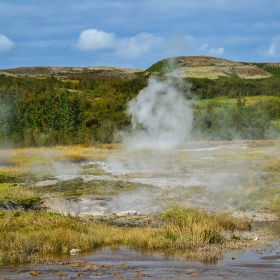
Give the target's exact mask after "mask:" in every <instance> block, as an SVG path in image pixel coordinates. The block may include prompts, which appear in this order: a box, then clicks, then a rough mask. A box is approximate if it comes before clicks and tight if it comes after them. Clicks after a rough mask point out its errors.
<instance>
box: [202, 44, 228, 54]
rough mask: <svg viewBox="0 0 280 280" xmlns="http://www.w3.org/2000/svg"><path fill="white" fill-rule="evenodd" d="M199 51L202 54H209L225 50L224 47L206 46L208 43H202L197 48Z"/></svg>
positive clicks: (221, 52)
mask: <svg viewBox="0 0 280 280" xmlns="http://www.w3.org/2000/svg"><path fill="white" fill-rule="evenodd" d="M198 50H199V51H201V52H203V54H210V55H214V56H215V55H222V54H223V53H224V51H225V49H224V48H222V47H219V48H210V49H209V47H208V44H204V45H202V46H200V47H199V48H198Z"/></svg>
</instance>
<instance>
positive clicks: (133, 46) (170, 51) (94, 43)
mask: <svg viewBox="0 0 280 280" xmlns="http://www.w3.org/2000/svg"><path fill="white" fill-rule="evenodd" d="M76 48H77V49H78V50H80V51H93V52H96V51H102V50H108V49H110V50H111V51H112V53H114V54H115V55H117V56H119V57H122V58H126V59H136V58H139V57H142V56H148V55H152V54H159V53H161V54H162V55H163V56H164V55H169V56H176V55H184V54H186V53H189V52H191V51H193V50H194V39H193V37H192V36H188V35H180V34H179V35H176V36H172V37H170V38H165V37H160V36H155V35H153V34H151V33H147V32H141V33H138V34H136V35H135V36H131V37H124V38H118V37H116V36H115V34H114V33H107V32H105V31H101V30H97V29H88V30H84V31H82V32H81V34H80V37H79V40H78V43H77V44H76Z"/></svg>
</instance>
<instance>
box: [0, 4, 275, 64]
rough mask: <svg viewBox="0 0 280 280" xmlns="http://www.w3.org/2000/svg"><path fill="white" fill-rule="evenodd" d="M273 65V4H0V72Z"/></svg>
mask: <svg viewBox="0 0 280 280" xmlns="http://www.w3.org/2000/svg"><path fill="white" fill-rule="evenodd" d="M202 54H204V55H211V56H216V57H221V58H226V59H231V60H235V61H248V62H249V61H251V62H266V61H271V62H280V1H279V0H211V1H210V0H169V1H167V0H75V1H74V0H1V1H0V69H5V68H13V67H22V66H90V65H104V66H119V67H139V68H147V67H149V66H150V65H152V64H153V63H155V62H157V61H158V60H161V59H163V58H167V57H172V56H179V55H186V56H189V55H202Z"/></svg>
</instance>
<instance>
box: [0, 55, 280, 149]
mask: <svg viewBox="0 0 280 280" xmlns="http://www.w3.org/2000/svg"><path fill="white" fill-rule="evenodd" d="M1 73H2V75H1ZM151 75H153V76H159V79H158V82H164V78H165V77H166V76H168V75H171V76H173V77H174V76H180V77H183V79H181V78H180V79H177V78H172V80H171V81H172V87H173V88H174V89H176V90H178V91H179V92H180V93H182V95H183V96H184V98H185V99H186V100H189V101H188V103H189V106H191V108H192V113H193V125H192V132H191V134H192V137H193V138H194V139H208V140H209V139H210V140H231V139H274V138H277V137H279V136H280V67H279V63H278V64H277V63H258V64H257V63H245V62H233V61H229V60H225V59H220V58H214V57H205V56H199V57H176V58H169V59H164V60H161V61H159V62H157V63H155V64H154V65H152V66H151V67H150V68H148V69H147V70H145V71H143V70H141V69H122V68H117V67H101V66H96V67H22V68H14V69H5V70H0V147H1V146H2V147H3V146H10V145H14V146H38V147H39V146H47V145H49V146H52V145H69V144H88V145H90V144H92V143H96V142H99V143H111V142H114V141H120V138H118V137H120V136H121V135H122V134H123V133H127V132H128V133H129V131H130V128H131V117H130V116H128V115H127V114H126V111H127V104H128V102H129V101H130V100H132V99H133V98H135V97H136V96H137V95H138V94H139V92H140V91H141V90H142V89H143V88H145V87H146V86H147V84H148V83H149V82H148V78H149V77H150V76H151ZM220 77H222V78H220ZM171 81H170V82H171ZM167 90H168V89H167ZM115 136H117V138H115Z"/></svg>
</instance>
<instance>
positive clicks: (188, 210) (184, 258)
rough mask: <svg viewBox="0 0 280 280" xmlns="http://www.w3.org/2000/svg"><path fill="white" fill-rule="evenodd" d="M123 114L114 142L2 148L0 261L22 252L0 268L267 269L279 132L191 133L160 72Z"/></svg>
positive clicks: (271, 257)
mask: <svg viewBox="0 0 280 280" xmlns="http://www.w3.org/2000/svg"><path fill="white" fill-rule="evenodd" d="M127 113H128V115H129V116H130V117H131V121H132V128H131V130H130V131H129V132H128V131H126V132H120V131H118V135H116V138H117V139H119V141H118V143H114V144H106V145H105V144H98V143H97V144H96V145H94V146H90V147H89V146H55V147H45V148H23V149H7V148H6V149H3V150H1V158H0V171H1V173H0V175H1V177H0V178H1V189H0V190H1V193H0V194H1V200H2V201H1V202H2V203H1V208H2V209H3V210H4V211H6V212H3V214H2V216H1V217H2V218H3V219H2V220H1V221H2V226H1V228H2V229H3V231H5V232H6V231H7V234H5V236H4V235H3V236H4V237H5V238H7V240H9V241H5V242H2V243H3V244H0V246H1V248H4V249H5V250H6V252H7V255H8V256H6V255H5V254H4V253H3V252H4V251H3V252H1V251H0V260H1V264H9V263H12V264H17V263H24V262H28V263H31V264H29V265H24V266H22V267H12V268H11V267H10V268H9V267H3V269H2V272H0V275H1V277H4V279H29V278H28V276H30V275H33V276H39V275H40V277H41V278H40V279H54V278H53V277H56V278H55V279H57V277H58V278H59V279H60V278H61V277H71V279H76V278H77V277H78V278H79V279H92V278H95V277H101V276H102V277H103V278H104V279H135V278H136V279H148V278H149V279H150V278H151V277H152V279H171V278H172V279H190V278H193V277H198V279H218V278H219V279H220V278H223V279H225V278H231V277H235V278H234V279H245V278H248V277H251V276H252V277H253V278H251V279H276V278H275V277H276V275H279V265H280V263H279V260H280V258H279V254H280V252H279V241H278V237H279V223H278V221H279V218H278V217H279V214H280V209H279V203H280V196H279V194H280V192H279V189H280V183H279V182H280V175H279V170H280V168H279V166H280V161H279V155H280V145H279V144H280V141H279V140H259V141H257V140H240V139H238V135H236V139H235V140H233V141H198V140H196V139H194V138H193V136H192V135H191V130H192V121H193V114H192V110H191V107H190V106H189V104H188V101H187V100H185V99H184V98H183V97H182V96H181V94H180V93H179V92H178V91H177V90H176V89H175V88H174V87H173V85H172V82H171V81H170V80H165V81H157V80H155V79H153V78H151V79H150V80H149V83H148V86H147V87H146V88H144V89H143V90H141V91H140V92H139V95H138V96H137V97H136V98H135V99H133V100H131V101H129V103H128V106H127ZM232 133H234V131H233V132H232ZM120 139H121V140H120ZM170 209H171V210H170ZM172 209H173V210H172ZM178 209H179V210H178ZM168 211H169V212H168ZM23 213H25V214H23ZM41 213H43V214H42V215H45V216H40V215H41ZM163 213H165V214H163ZM193 213H195V214H193ZM28 215H35V216H34V217H33V218H32V216H28ZM191 215H194V218H190V216H191ZM30 217H31V218H30ZM28 219H29V220H28ZM41 219H42V220H41ZM216 219H217V222H214V226H215V227H217V228H216V229H215V230H213V229H212V228H211V227H212V226H209V220H214V221H216ZM231 219H232V220H231ZM67 223H69V224H67ZM219 223H220V224H219ZM9 227H11V228H9ZM63 227H65V228H63ZM44 228H46V230H44ZM40 230H42V231H40ZM21 231H22V233H21ZM37 231H38V234H36V232H37ZM186 231H188V234H186ZM16 232H19V235H15V236H13V234H16ZM91 232H92V234H91ZM101 232H102V234H103V237H100V236H101ZM196 232H197V233H196ZM26 233H28V234H29V235H27V237H26V238H25V237H22V234H26ZM144 233H145V234H146V233H151V235H150V237H149V238H150V239H148V241H147V240H146V239H145V241H144V239H143V241H141V240H142V237H143V236H142V235H143V234H144ZM56 234H57V235H56ZM74 235H75V237H73V236H74ZM115 235H116V236H115ZM30 236H31V237H30ZM182 236H183V237H182ZM9 238H10V239H9ZM11 238H12V239H11ZM21 238H23V239H21ZM30 238H31V239H30ZM63 238H64V239H63ZM98 238H99V239H101V241H97V239H98ZM62 239H63V240H62ZM11 240H12V241H11ZM50 240H51V244H50V245H48V243H47V242H48V241H50ZM69 240H70V241H69ZM16 242H18V243H16ZM44 242H46V243H47V245H46V246H44ZM98 242H99V243H98ZM141 242H142V243H141ZM199 242H200V243H199ZM7 244H8V246H10V245H11V246H12V247H13V246H14V247H13V248H8V249H7V248H6V247H7V246H6V245H7ZM9 244H10V245H9ZM13 244H18V245H13ZM18 246H23V249H22V250H20V248H18ZM24 246H25V247H24ZM70 246H71V247H70ZM83 246H84V249H83ZM72 247H73V248H72ZM79 247H80V248H79ZM4 249H3V250H4ZM70 249H71V250H70ZM93 249H94V250H93ZM13 250H14V251H13ZM13 252H15V253H13ZM69 254H70V255H75V256H72V257H69V256H67V255H69ZM60 257H61V258H62V260H60V259H59V258H60ZM199 261H200V262H202V263H200V262H199ZM206 264H207V265H206ZM256 268H262V269H264V270H263V271H262V273H258V272H256V271H255V269H256ZM13 273H14V274H13ZM12 274H13V275H12ZM54 275H55V276H54ZM117 275H118V276H117ZM236 276H237V277H236ZM13 277H14V278H13ZM17 277H18V278H17ZM75 277H76V278H75ZM116 277H117V278H116ZM163 277H165V278H163ZM174 277H175V278H174Z"/></svg>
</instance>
